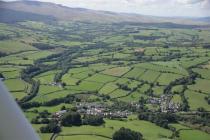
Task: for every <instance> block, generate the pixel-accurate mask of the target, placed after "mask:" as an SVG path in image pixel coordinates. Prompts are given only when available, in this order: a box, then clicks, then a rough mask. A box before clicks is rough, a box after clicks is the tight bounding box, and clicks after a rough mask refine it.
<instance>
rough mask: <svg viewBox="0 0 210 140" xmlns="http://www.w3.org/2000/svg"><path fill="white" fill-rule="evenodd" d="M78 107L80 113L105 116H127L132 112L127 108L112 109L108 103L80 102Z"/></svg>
mask: <svg viewBox="0 0 210 140" xmlns="http://www.w3.org/2000/svg"><path fill="white" fill-rule="evenodd" d="M76 107H77V111H78V112H79V113H80V114H88V115H98V116H103V117H105V118H127V117H128V116H129V115H131V114H132V113H131V112H129V111H127V110H125V111H120V110H117V111H116V110H110V109H109V108H108V107H107V106H106V105H104V104H97V103H78V104H77V105H76Z"/></svg>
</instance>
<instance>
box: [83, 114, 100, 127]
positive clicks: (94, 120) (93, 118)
mask: <svg viewBox="0 0 210 140" xmlns="http://www.w3.org/2000/svg"><path fill="white" fill-rule="evenodd" d="M103 123H104V120H103V117H102V116H98V115H85V116H84V118H83V124H85V125H86V124H87V125H94V126H98V125H101V124H103Z"/></svg>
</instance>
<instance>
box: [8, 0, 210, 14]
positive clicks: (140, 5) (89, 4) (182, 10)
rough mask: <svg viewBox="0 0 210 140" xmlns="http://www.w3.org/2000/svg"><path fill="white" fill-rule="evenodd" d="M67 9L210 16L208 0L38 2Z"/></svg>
mask: <svg viewBox="0 0 210 140" xmlns="http://www.w3.org/2000/svg"><path fill="white" fill-rule="evenodd" d="M6 1H13V0H6ZM38 1H44V2H53V3H58V4H62V5H65V6H69V7H81V8H88V9H95V10H106V11H115V12H128V13H139V14H144V15H155V16H189V17H198V16H200V17H204V16H210V0H38Z"/></svg>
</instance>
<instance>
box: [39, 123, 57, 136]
mask: <svg viewBox="0 0 210 140" xmlns="http://www.w3.org/2000/svg"><path fill="white" fill-rule="evenodd" d="M40 131H41V133H59V132H60V131H61V128H60V126H58V122H57V121H56V120H51V121H50V123H49V124H47V125H46V126H43V127H41V128H40Z"/></svg>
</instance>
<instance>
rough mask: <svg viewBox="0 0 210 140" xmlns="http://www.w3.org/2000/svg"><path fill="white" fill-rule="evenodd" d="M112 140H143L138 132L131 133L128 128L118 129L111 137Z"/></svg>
mask: <svg viewBox="0 0 210 140" xmlns="http://www.w3.org/2000/svg"><path fill="white" fill-rule="evenodd" d="M112 139H113V140H143V135H142V134H141V133H140V132H136V131H132V130H130V129H128V128H124V127H122V128H120V129H119V130H118V131H116V132H115V133H114V134H113V136H112Z"/></svg>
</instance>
